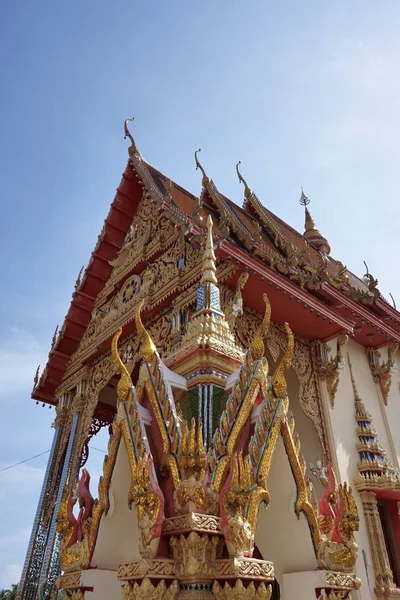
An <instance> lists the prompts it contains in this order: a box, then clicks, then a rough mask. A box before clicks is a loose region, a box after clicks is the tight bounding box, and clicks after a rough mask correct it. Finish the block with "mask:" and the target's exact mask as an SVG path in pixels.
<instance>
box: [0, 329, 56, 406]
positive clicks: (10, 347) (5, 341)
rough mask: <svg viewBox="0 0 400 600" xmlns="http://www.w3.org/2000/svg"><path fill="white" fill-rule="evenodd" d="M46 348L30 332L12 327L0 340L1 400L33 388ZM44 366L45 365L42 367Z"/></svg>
mask: <svg viewBox="0 0 400 600" xmlns="http://www.w3.org/2000/svg"><path fill="white" fill-rule="evenodd" d="M45 361H46V358H45V350H44V349H43V348H42V347H41V346H40V344H39V342H38V340H37V339H36V338H35V337H33V336H32V335H30V334H29V333H27V332H25V331H22V330H20V329H18V328H17V327H10V328H9V329H8V330H7V331H6V332H4V333H3V334H2V336H1V340H0V381H1V391H0V402H2V401H6V400H8V395H9V394H10V393H12V392H20V391H26V390H30V389H32V385H33V378H34V375H35V372H36V369H37V366H38V365H39V364H40V363H41V364H42V365H43V366H44V363H45ZM42 368H43V367H42Z"/></svg>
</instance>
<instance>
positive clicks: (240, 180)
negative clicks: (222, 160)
mask: <svg viewBox="0 0 400 600" xmlns="http://www.w3.org/2000/svg"><path fill="white" fill-rule="evenodd" d="M241 164H242V161H241V160H239V162H238V163H237V164H236V173H237V176H238V178H239V183H243V185H244V195H245V197H246V198H247V197H248V196H249V195H250V194H251V189H250V188H249V186H248V185H247V183H246V180H245V179H244V177H243V176H242V174H241V172H240V171H239V165H241Z"/></svg>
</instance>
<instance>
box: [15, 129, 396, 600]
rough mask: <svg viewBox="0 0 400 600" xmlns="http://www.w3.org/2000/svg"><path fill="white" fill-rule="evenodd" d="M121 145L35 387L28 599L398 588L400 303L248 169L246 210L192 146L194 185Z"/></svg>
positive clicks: (304, 204)
mask: <svg viewBox="0 0 400 600" xmlns="http://www.w3.org/2000/svg"><path fill="white" fill-rule="evenodd" d="M125 136H126V138H128V139H129V141H130V146H129V149H128V151H129V157H128V163H127V165H126V168H125V171H124V173H123V175H122V180H121V183H120V184H119V187H118V189H117V193H116V196H115V198H114V200H113V201H112V203H111V207H110V211H109V214H108V216H107V218H106V220H105V222H104V227H103V229H102V231H101V232H100V235H99V237H98V240H97V243H96V245H95V248H94V250H93V253H92V255H91V258H90V261H89V264H88V265H87V267H86V269H85V270H84V271H83V272H82V273H81V274H80V276H79V277H78V280H77V282H76V286H75V290H74V291H73V294H72V301H71V305H70V308H69V311H68V314H67V316H66V318H65V320H64V323H63V325H62V327H61V328H60V330H59V332H58V333H57V335H56V336H55V338H54V340H53V344H52V346H51V349H50V353H49V357H48V362H47V365H46V367H45V369H44V370H43V372H42V373H39V372H38V373H37V374H36V377H35V382H34V389H33V392H32V398H33V399H34V400H36V401H38V402H40V403H44V404H48V405H50V406H54V407H55V413H56V415H55V420H54V424H53V427H54V441H53V444H52V448H51V451H50V457H49V462H48V467H47V471H46V474H45V478H44V482H43V488H42V492H41V495H40V499H39V504H38V508H37V512H36V516H35V520H34V523H33V528H32V534H31V538H30V542H29V547H28V549H27V554H26V560H25V564H24V568H23V573H22V576H21V581H20V584H19V590H18V594H19V598H21V599H22V600H36V598H37V597H39V598H41V599H43V600H44V599H46V600H48V599H50V598H56V597H57V594H58V593H61V594H63V596H64V598H65V599H66V600H83V599H85V600H117V599H123V600H143V599H146V600H162V599H166V600H185V599H187V600H189V599H192V600H196V599H197V600H203V599H204V600H205V599H210V600H212V599H217V600H239V599H243V600H270V599H272V600H278V599H279V598H282V599H283V600H293V599H294V598H296V600H311V599H328V600H339V599H340V600H342V599H345V598H353V600H357V599H358V600H374V599H375V598H388V599H392V598H400V473H399V460H400V428H399V427H398V425H399V423H400V420H399V419H400V390H399V387H400V383H399V375H398V374H397V369H398V366H399V362H400V356H399V353H398V352H397V350H398V344H399V343H400V313H399V312H397V310H396V309H395V308H393V306H392V305H391V304H390V303H388V302H387V301H386V300H385V299H384V298H383V297H382V295H381V293H380V291H379V289H378V281H377V280H376V279H375V278H374V277H373V276H372V275H371V274H370V273H369V272H368V269H367V273H366V275H365V276H364V277H363V278H362V279H360V278H359V277H357V276H356V275H354V274H353V273H351V272H349V271H348V270H347V268H346V267H345V265H344V264H343V263H342V262H340V261H339V260H338V259H336V258H334V256H335V249H334V248H331V247H330V243H329V241H328V240H327V239H326V238H325V237H324V235H323V234H322V233H321V231H322V232H323V230H324V228H323V223H322V220H323V219H322V217H321V215H320V216H319V219H318V227H317V225H316V223H315V222H314V219H313V216H312V215H311V212H314V211H312V209H310V206H309V202H310V201H309V199H308V198H307V196H306V194H305V193H304V192H303V191H302V192H301V198H300V205H301V206H298V210H299V211H304V212H305V215H304V218H305V229H304V232H300V233H298V232H297V231H295V230H294V229H292V228H291V227H290V226H289V225H287V224H286V223H284V222H283V221H282V220H281V219H279V218H278V217H277V216H275V215H274V214H273V213H272V212H270V210H269V209H268V207H267V205H266V204H267V202H266V200H263V201H261V200H260V199H259V198H258V197H257V195H256V193H255V192H254V191H253V190H252V189H251V188H250V186H249V185H248V183H247V182H246V180H245V179H244V177H245V173H244V169H243V167H242V165H240V163H238V164H237V166H236V171H237V176H238V178H239V182H240V184H241V185H240V187H239V185H238V190H241V195H242V201H241V199H240V197H239V198H236V202H232V201H231V200H229V199H228V198H227V197H226V196H224V194H223V191H220V190H219V189H218V188H217V186H216V184H215V183H214V182H213V180H212V179H211V178H210V177H209V175H208V174H207V172H208V167H207V170H206V169H205V168H204V167H203V164H204V163H205V162H206V161H205V160H204V162H203V157H202V155H201V154H200V151H196V153H195V159H194V162H193V168H197V170H198V173H199V190H198V195H197V196H194V195H192V194H190V193H189V192H187V191H185V190H184V189H183V188H181V187H180V186H179V185H178V183H174V182H172V181H171V180H170V179H169V178H168V177H166V176H164V175H163V174H162V173H160V172H159V171H158V170H156V169H155V168H154V167H152V166H151V165H150V164H148V163H147V162H146V161H145V160H144V159H143V157H142V156H141V154H140V152H139V149H138V147H137V146H136V143H135V141H134V139H133V137H132V135H131V133H130V131H129V129H128V121H127V122H126V123H125ZM238 196H239V193H238ZM240 204H242V206H240ZM314 216H315V215H314ZM341 258H343V259H344V258H345V257H341ZM102 428H108V430H109V442H108V449H107V455H106V457H105V460H104V465H103V473H102V477H101V478H100V482H99V484H98V489H97V488H96V485H94V483H95V482H94V481H92V482H90V474H89V472H88V470H86V468H85V465H86V461H87V459H88V454H89V452H90V449H89V441H90V440H91V439H92V437H93V436H94V435H95V434H96V433H97V432H98V431H99V430H100V429H102Z"/></svg>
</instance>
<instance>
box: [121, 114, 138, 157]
mask: <svg viewBox="0 0 400 600" xmlns="http://www.w3.org/2000/svg"><path fill="white" fill-rule="evenodd" d="M134 120H135V117H133V118H132V119H125V123H124V132H125V135H124V140H126V138H127V137H128V138H129V139H130V140H131V145H130V146H129V148H128V152H129V156H130V155H131V154H135V152H137V148H136V144H135V140H134V139H133V137H132V135H131V132H130V131H129V129H128V123H130V121H134Z"/></svg>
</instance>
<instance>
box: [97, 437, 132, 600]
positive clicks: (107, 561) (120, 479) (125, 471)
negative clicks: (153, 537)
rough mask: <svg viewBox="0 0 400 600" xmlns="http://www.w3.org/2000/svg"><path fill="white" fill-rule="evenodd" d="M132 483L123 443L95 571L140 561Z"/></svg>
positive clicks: (101, 526)
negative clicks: (129, 503) (131, 495)
mask: <svg viewBox="0 0 400 600" xmlns="http://www.w3.org/2000/svg"><path fill="white" fill-rule="evenodd" d="M131 479H132V478H131V471H130V466H129V461H128V454H127V451H126V448H125V444H124V442H123V440H122V439H121V443H120V445H119V449H118V453H117V459H116V463H115V467H114V471H113V474H112V477H111V483H110V510H109V512H108V514H107V515H104V514H103V516H102V518H101V521H100V527H99V534H98V536H97V543H96V548H95V551H94V554H93V559H92V565H93V566H94V567H98V568H102V569H114V570H116V569H118V567H119V565H120V564H121V563H124V562H133V561H135V560H140V554H139V549H138V537H139V534H138V522H137V511H136V508H135V507H134V506H132V509H129V507H128V492H129V488H130V486H131ZM96 600H97V597H96Z"/></svg>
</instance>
